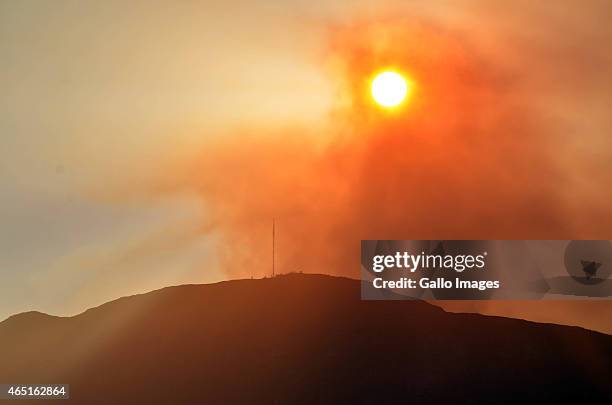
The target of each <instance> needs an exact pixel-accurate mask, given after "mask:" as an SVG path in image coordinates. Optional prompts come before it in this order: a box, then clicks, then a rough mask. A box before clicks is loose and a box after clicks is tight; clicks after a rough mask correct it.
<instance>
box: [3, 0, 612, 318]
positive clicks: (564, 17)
mask: <svg viewBox="0 0 612 405" xmlns="http://www.w3.org/2000/svg"><path fill="white" fill-rule="evenodd" d="M419 3H420V2H417V3H414V4H409V5H404V4H402V3H395V2H382V3H381V2H369V1H362V2H339V3H335V4H334V5H326V4H323V2H322V3H317V2H301V1H295V2H282V3H275V2H262V3H260V2H258V4H253V3H250V2H235V3H232V2H230V3H227V2H210V3H205V4H202V3H198V2H194V3H191V2H186V3H183V4H181V5H173V6H169V5H168V3H165V2H159V3H154V5H152V6H150V7H146V10H145V9H143V7H142V5H139V4H138V3H134V4H130V5H125V4H122V2H108V4H106V3H105V4H104V5H80V3H79V2H66V3H65V6H64V7H63V8H59V7H56V6H54V5H52V4H51V2H49V3H45V2H41V3H38V2H27V1H26V2H23V3H22V4H19V5H10V4H3V5H2V10H0V11H2V12H0V16H2V17H0V18H2V20H1V21H0V26H2V27H4V28H3V29H4V31H5V32H6V34H5V35H4V36H0V41H2V46H3V48H6V49H7V55H8V58H7V61H8V62H7V63H6V66H7V68H6V69H5V70H4V71H3V73H2V75H3V77H2V82H3V83H6V84H7V86H6V88H7V91H6V92H5V94H4V95H3V96H2V99H1V100H0V101H1V105H2V106H3V108H4V109H5V110H6V111H7V112H8V114H7V116H8V117H9V119H8V120H6V121H5V122H4V123H3V124H0V125H3V127H2V128H1V129H2V130H3V133H6V134H8V135H7V137H5V138H4V139H3V140H2V142H3V149H2V150H3V151H5V154H6V159H5V160H4V163H3V168H4V170H3V171H2V172H1V173H0V175H2V176H3V177H2V179H3V182H4V184H6V187H5V191H4V193H5V194H6V196H5V200H6V201H7V204H5V206H6V207H7V214H5V216H4V217H2V218H1V219H2V224H3V225H4V228H5V229H10V230H12V232H11V235H12V236H11V237H6V239H5V240H2V241H0V242H1V243H2V245H3V246H4V247H5V251H10V252H11V253H10V254H8V255H6V256H5V257H4V259H3V263H2V265H3V266H2V269H3V270H1V271H3V272H4V273H2V276H3V277H4V279H5V280H8V281H7V283H6V287H3V288H4V289H5V291H4V292H5V294H4V296H5V297H6V298H5V302H4V303H2V307H1V309H2V311H3V312H2V313H3V314H7V315H8V314H10V313H13V312H17V311H21V310H27V309H30V308H32V307H33V308H35V309H39V310H43V311H49V312H54V313H74V312H78V311H80V310H82V309H84V308H85V307H87V306H91V305H94V304H99V303H101V302H104V301H106V300H108V299H112V298H115V297H118V296H120V295H125V294H131V293H135V292H141V291H145V290H148V289H151V288H157V287H161V286H164V285H168V284H178V283H185V282H207V281H214V280H219V279H223V278H233V277H244V276H250V275H256V276H260V275H263V274H265V273H266V272H267V271H268V269H269V262H270V257H269V247H270V240H269V234H270V222H271V218H272V217H275V218H276V221H277V230H278V260H279V263H278V268H279V269H280V270H281V271H287V272H288V271H295V270H301V271H305V272H322V273H332V274H342V275H351V276H357V274H358V273H357V271H358V257H359V255H358V249H359V240H360V239H377V238H381V239H394V238H395V239H428V238H432V239H444V238H478V239H485V238H490V239H507V238H517V239H572V238H602V239H609V238H610V234H611V231H612V215H611V214H612V213H611V212H610V208H609V204H607V201H609V200H610V194H611V191H610V188H609V187H608V186H607V185H608V184H609V183H610V173H612V171H611V169H612V163H610V162H612V159H610V156H609V154H610V151H611V150H612V148H610V144H609V140H608V134H609V133H610V130H611V129H612V128H611V123H610V120H609V118H608V112H607V108H608V106H609V105H610V101H612V100H610V97H612V96H611V95H610V93H609V91H608V89H609V84H610V83H609V81H610V79H609V78H610V77H612V76H610V74H609V73H610V69H611V67H612V61H611V60H610V56H609V52H607V44H608V43H609V41H610V39H612V30H608V29H607V28H606V25H605V24H604V22H605V21H606V20H605V18H604V16H609V15H611V13H610V6H609V5H608V4H607V3H606V2H600V1H592V2H589V4H588V5H585V4H580V5H578V4H576V5H571V4H570V5H565V6H564V7H555V6H554V5H544V4H539V5H538V4H532V2H513V3H512V4H508V3H507V2H491V1H462V2H451V1H449V2H443V1H441V2H436V4H429V5H425V4H423V3H420V4H419ZM118 15H120V16H121V17H120V18H117V16H118ZM387 65H392V66H397V67H398V68H401V69H402V70H403V71H405V72H407V73H408V74H409V75H410V77H411V78H412V79H413V80H414V82H415V86H416V87H415V93H414V94H413V97H412V98H411V100H410V102H409V103H407V104H406V105H405V106H404V108H403V109H402V110H400V111H398V112H396V113H394V114H387V113H384V112H382V111H381V110H379V109H377V108H375V107H374V106H373V105H372V103H371V100H369V98H368V97H367V94H366V93H367V92H364V89H366V90H367V87H364V86H366V85H367V81H366V79H367V78H368V77H369V76H370V75H371V74H372V72H373V71H375V70H378V69H379V68H380V67H381V66H387ZM41 228H42V229H43V230H44V232H41ZM23 297H27V300H25V301H24V298H23ZM536 305H537V304H536ZM591 305H592V304H591ZM599 305H600V307H602V308H600V309H598V310H597V311H589V310H588V309H587V310H586V311H585V309H584V307H579V306H572V307H571V308H573V310H572V309H567V310H566V311H564V312H563V313H559V311H550V312H546V311H543V310H542V309H541V308H539V309H538V308H535V307H531V308H523V307H521V308H520V309H519V310H516V311H515V312H516V313H514V315H517V313H520V314H523V315H522V316H530V315H531V316H533V317H537V318H538V319H541V320H556V321H565V322H569V323H572V322H574V323H582V324H587V325H588V324H589V322H591V321H590V320H589V319H590V318H597V319H593V320H592V322H594V323H593V325H595V324H597V327H599V328H604V329H605V327H606V322H603V321H601V319H606V318H605V316H607V315H609V313H610V311H612V308H611V307H610V305H608V304H607V303H604V304H599ZM513 308H514V309H516V308H518V306H516V307H513ZM534 308H535V309H534ZM504 310H505V311H507V312H511V311H513V309H512V308H511V309H504ZM553 312H554V313H553ZM517 316H521V315H517ZM547 317H548V318H547ZM602 325H603V326H602Z"/></svg>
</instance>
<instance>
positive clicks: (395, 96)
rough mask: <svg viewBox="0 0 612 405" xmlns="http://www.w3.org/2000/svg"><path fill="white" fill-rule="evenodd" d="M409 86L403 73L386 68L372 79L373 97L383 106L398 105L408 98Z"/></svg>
mask: <svg viewBox="0 0 612 405" xmlns="http://www.w3.org/2000/svg"><path fill="white" fill-rule="evenodd" d="M409 87H410V86H409V84H408V81H407V80H406V79H405V78H404V77H403V76H402V75H401V74H399V73H397V72H394V71H391V70H385V71H383V72H381V73H379V74H377V75H376V77H374V80H372V97H373V98H374V101H376V102H377V103H378V104H379V105H381V106H383V107H386V108H392V107H397V106H399V105H400V104H402V102H403V101H404V100H405V99H406V96H407V95H408V92H409V90H410V88H409Z"/></svg>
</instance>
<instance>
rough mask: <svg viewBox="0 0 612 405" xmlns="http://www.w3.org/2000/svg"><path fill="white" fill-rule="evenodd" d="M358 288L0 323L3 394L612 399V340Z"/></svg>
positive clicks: (306, 284) (216, 293)
mask: <svg viewBox="0 0 612 405" xmlns="http://www.w3.org/2000/svg"><path fill="white" fill-rule="evenodd" d="M359 283H360V282H359V281H356V280H350V279H344V278H336V277H330V276H322V275H306V274H293V275H286V276H279V277H276V278H272V279H261V280H237V281H228V282H222V283H217V284H209V285H183V286H177V287H168V288H164V289H161V290H157V291H153V292H150V293H147V294H142V295H137V296H131V297H126V298H121V299H118V300H116V301H112V302H109V303H107V304H104V305H102V306H100V307H97V308H93V309H90V310H88V311H86V312H84V313H82V314H80V315H77V316H74V317H69V318H62V317H53V316H49V315H45V314H41V313H38V312H29V313H23V314H19V315H16V316H13V317H11V318H9V319H7V320H5V321H4V322H2V323H0V359H2V360H1V361H0V383H67V384H70V385H71V388H70V394H71V401H72V402H73V403H83V404H92V403H100V404H111V403H112V404H136V403H143V404H169V403H189V404H195V403H211V404H212V403H232V404H233V403H279V404H281V403H282V404H298V403H309V404H318V403H373V404H374V403H376V404H378V403H406V402H412V403H428V404H432V403H451V402H452V403H466V402H467V403H482V402H503V401H513V402H518V401H520V402H527V401H531V400H546V401H555V400H563V401H569V400H576V401H581V402H580V403H583V402H585V401H587V402H596V401H597V402H599V403H605V402H609V401H610V399H611V398H612V391H611V385H610V377H612V336H608V335H604V334H601V333H596V332H592V331H588V330H584V329H581V328H576V327H568V326H557V325H549V324H538V323H533V322H527V321H521V320H515V319H506V318H498V317H489V316H483V315H476V314H451V313H446V312H444V311H443V310H441V309H440V308H438V307H435V306H433V305H430V304H427V303H425V302H421V301H361V300H360V284H359ZM20 403H25V401H24V402H20Z"/></svg>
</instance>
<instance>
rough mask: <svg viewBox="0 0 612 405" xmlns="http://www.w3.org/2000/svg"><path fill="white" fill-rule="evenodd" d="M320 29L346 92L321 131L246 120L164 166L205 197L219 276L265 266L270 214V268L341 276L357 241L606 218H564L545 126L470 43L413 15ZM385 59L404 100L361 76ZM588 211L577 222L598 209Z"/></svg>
mask: <svg viewBox="0 0 612 405" xmlns="http://www.w3.org/2000/svg"><path fill="white" fill-rule="evenodd" d="M330 38H331V39H330V43H329V48H328V51H327V52H326V55H325V61H326V63H328V66H329V71H330V72H331V74H332V75H333V76H334V78H336V79H337V82H338V83H340V86H339V89H338V99H339V100H342V102H339V105H338V108H337V109H336V111H334V112H333V113H332V115H331V118H330V121H331V124H330V125H329V127H328V128H327V129H326V130H324V131H321V132H319V133H312V132H313V131H311V130H308V129H299V128H298V129H296V128H293V129H288V130H286V131H282V130H275V131H268V130H264V129H253V128H249V129H245V130H243V131H239V133H237V134H236V135H235V136H234V137H229V138H226V139H225V140H224V141H222V142H217V143H216V144H209V145H207V146H206V150H205V151H202V153H201V154H199V155H197V156H195V157H194V159H193V160H192V161H190V162H187V163H183V164H182V165H181V167H182V169H181V174H179V175H176V173H173V176H174V177H175V178H180V179H181V180H180V182H181V186H184V187H188V188H191V189H195V190H197V192H198V193H199V195H200V196H201V198H202V200H203V201H204V204H205V205H206V210H207V214H208V215H209V218H210V224H208V225H211V226H213V229H215V230H216V231H217V232H218V233H219V234H220V235H221V244H220V245H221V249H222V252H221V257H222V263H224V264H225V266H226V269H227V272H228V275H229V276H231V277H235V276H244V275H252V274H256V275H262V274H267V273H268V272H269V271H270V261H271V223H272V219H273V218H275V220H276V224H277V270H278V271H280V272H291V271H304V272H322V273H332V274H343V275H356V274H357V271H358V268H359V259H358V258H359V253H358V249H359V241H360V240H361V239H377V238H381V239H451V238H466V239H470V238H473V239H510V238H517V239H554V238H556V239H558V238H577V237H583V236H587V235H588V236H591V237H594V236H601V234H602V232H601V231H602V230H605V229H606V228H605V223H602V222H598V223H596V222H594V221H593V222H592V223H593V224H595V228H590V229H577V228H576V226H575V225H573V224H574V222H575V221H574V220H573V219H572V217H573V216H574V215H575V214H576V212H575V210H576V208H575V206H574V202H572V201H570V200H568V199H567V198H566V196H567V195H568V193H567V191H568V188H570V187H571V186H572V183H571V180H570V179H569V178H568V177H567V176H566V175H565V173H564V171H563V170H561V167H562V165H563V158H562V157H560V156H559V153H558V151H559V150H560V148H559V145H558V141H557V140H556V137H555V133H553V130H552V129H551V126H550V125H549V123H548V122H546V120H545V119H543V118H542V117H541V116H540V111H539V110H538V109H537V107H534V106H531V105H530V100H531V96H532V95H530V94H529V92H528V91H527V90H526V89H524V88H523V87H521V85H520V82H521V77H520V76H518V75H517V73H516V72H513V71H511V70H509V69H506V68H505V66H503V64H500V63H496V61H495V60H487V59H486V57H484V56H483V55H482V54H480V52H479V49H478V46H477V44H474V43H471V42H470V41H469V40H468V39H467V38H464V37H461V36H460V35H457V34H456V33H453V32H446V31H443V30H441V29H438V28H436V27H433V26H431V25H427V24H423V23H415V22H411V21H384V22H383V21H379V22H374V23H372V22H362V23H354V24H350V25H348V26H340V27H335V28H333V29H332V30H331V31H330ZM385 66H390V67H396V68H399V69H403V71H404V72H405V73H406V74H407V75H408V76H409V77H410V78H411V80H412V81H413V82H414V91H413V93H412V94H411V97H410V100H409V101H408V102H407V103H406V105H405V106H404V108H403V109H402V110H401V111H395V112H385V111H382V110H380V109H378V108H377V107H376V106H374V105H373V104H372V101H371V100H370V97H369V94H368V84H369V79H370V78H371V75H372V74H373V73H374V72H375V71H376V70H377V69H380V68H381V67H385ZM552 127H554V128H556V126H552ZM588 206H589V201H585V204H584V207H588ZM586 212H587V210H586V209H584V210H581V211H580V212H579V214H580V215H581V218H582V219H584V215H597V213H596V212H595V213H594V214H586ZM592 218H593V219H595V217H592ZM608 222H609V220H608ZM608 229H610V227H609V226H608Z"/></svg>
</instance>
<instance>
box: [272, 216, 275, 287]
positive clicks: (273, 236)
mask: <svg viewBox="0 0 612 405" xmlns="http://www.w3.org/2000/svg"><path fill="white" fill-rule="evenodd" d="M274 238H275V235H274V218H272V277H274V242H275V240H274Z"/></svg>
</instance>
